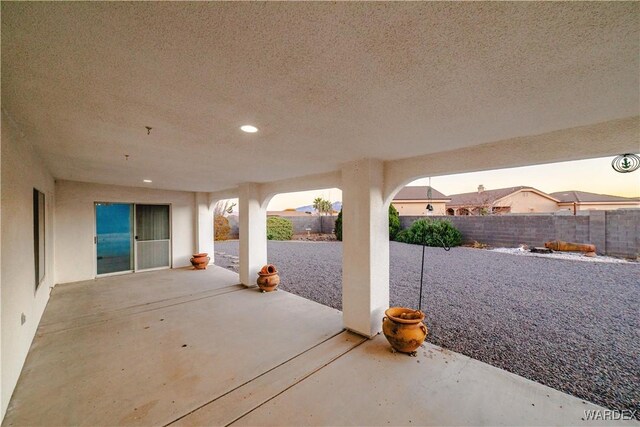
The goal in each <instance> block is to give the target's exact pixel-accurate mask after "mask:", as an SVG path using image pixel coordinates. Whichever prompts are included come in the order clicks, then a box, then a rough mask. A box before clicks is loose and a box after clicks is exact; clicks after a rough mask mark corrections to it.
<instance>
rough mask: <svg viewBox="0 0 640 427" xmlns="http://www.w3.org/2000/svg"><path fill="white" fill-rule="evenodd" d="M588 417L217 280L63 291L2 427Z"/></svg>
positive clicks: (509, 378) (580, 405)
mask: <svg viewBox="0 0 640 427" xmlns="http://www.w3.org/2000/svg"><path fill="white" fill-rule="evenodd" d="M589 409H602V408H599V407H597V406H595V405H592V404H589V403H586V402H583V401H581V400H579V399H577V398H574V397H572V396H569V395H566V394H563V393H561V392H559V391H556V390H553V389H551V388H548V387H545V386H543V385H540V384H537V383H535V382H532V381H529V380H526V379H524V378H521V377H518V376H516V375H513V374H510V373H508V372H506V371H503V370H500V369H497V368H494V367H492V366H489V365H487V364H484V363H482V362H478V361H476V360H473V359H470V358H468V357H465V356H462V355H459V354H456V353H452V352H449V351H447V350H443V349H441V348H439V347H436V346H433V345H425V346H424V348H422V349H420V351H419V352H418V357H415V358H414V357H409V356H406V355H403V354H398V353H392V352H390V350H389V346H388V344H387V343H386V340H385V339H384V337H383V336H381V335H379V336H377V337H375V338H374V339H372V340H366V339H364V338H362V337H360V336H357V335H355V334H352V333H350V332H346V331H344V330H343V329H342V316H341V313H340V312H339V311H337V310H335V309H332V308H329V307H326V306H323V305H320V304H317V303H315V302H312V301H309V300H306V299H304V298H301V297H298V296H295V295H293V294H290V293H287V292H283V291H278V292H273V293H266V294H263V293H260V292H258V291H257V290H256V289H255V288H245V287H244V286H241V285H238V276H237V275H236V274H235V273H233V272H230V271H228V270H225V269H222V268H219V267H214V266H211V267H210V268H209V269H208V270H206V271H194V270H191V269H175V270H163V271H155V272H148V273H137V274H131V275H126V276H115V277H108V278H102V279H97V280H92V281H87V282H79V283H73V284H68V285H60V286H57V287H56V288H54V290H53V292H52V295H51V299H50V301H49V304H48V306H47V308H46V311H45V313H44V316H43V318H42V321H41V323H40V326H39V329H38V332H37V334H36V338H35V340H34V342H33V344H32V346H31V349H30V352H29V355H28V357H27V361H26V363H25V366H24V368H23V371H22V374H21V376H20V379H19V382H18V386H17V387H16V390H15V392H14V394H13V397H12V399H11V402H10V404H9V408H8V411H7V415H6V417H5V419H4V421H3V426H22V425H56V426H57V425H169V424H174V425H229V424H238V425H515V424H522V425H579V424H588V423H589V421H584V420H583V418H585V414H584V411H585V410H589ZM633 423H634V424H635V422H633ZM598 424H602V422H601V421H600V422H598Z"/></svg>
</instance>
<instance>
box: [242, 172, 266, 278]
mask: <svg viewBox="0 0 640 427" xmlns="http://www.w3.org/2000/svg"><path fill="white" fill-rule="evenodd" d="M239 190H240V191H239V196H240V197H239V198H238V211H239V212H238V213H239V216H240V227H239V232H240V282H241V283H243V284H244V285H246V286H252V285H255V284H256V279H257V278H258V271H260V269H261V268H262V266H263V265H265V264H266V263H267V212H266V209H263V208H262V200H260V191H259V187H258V184H254V183H249V184H242V185H241V186H240V188H239Z"/></svg>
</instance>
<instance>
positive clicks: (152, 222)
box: [135, 205, 171, 270]
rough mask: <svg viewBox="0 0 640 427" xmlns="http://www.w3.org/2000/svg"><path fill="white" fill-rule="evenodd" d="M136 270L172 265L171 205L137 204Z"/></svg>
mask: <svg viewBox="0 0 640 427" xmlns="http://www.w3.org/2000/svg"><path fill="white" fill-rule="evenodd" d="M135 211H136V212H135V213H136V237H135V241H136V270H151V269H156V268H167V267H170V266H171V261H170V260H171V228H170V224H171V221H170V218H169V215H170V212H169V205H136V209H135Z"/></svg>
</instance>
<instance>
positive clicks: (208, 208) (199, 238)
mask: <svg viewBox="0 0 640 427" xmlns="http://www.w3.org/2000/svg"><path fill="white" fill-rule="evenodd" d="M196 216H197V218H196V252H198V253H200V252H206V253H208V254H209V257H210V258H211V260H210V261H209V264H213V262H214V257H215V254H214V246H213V206H212V205H211V203H210V201H209V194H208V193H196Z"/></svg>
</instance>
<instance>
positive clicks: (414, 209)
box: [391, 200, 447, 216]
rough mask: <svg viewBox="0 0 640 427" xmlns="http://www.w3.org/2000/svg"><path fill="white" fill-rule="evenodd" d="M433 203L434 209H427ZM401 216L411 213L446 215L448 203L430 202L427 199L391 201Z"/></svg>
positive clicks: (418, 214)
mask: <svg viewBox="0 0 640 427" xmlns="http://www.w3.org/2000/svg"><path fill="white" fill-rule="evenodd" d="M428 203H431V204H432V205H433V211H428V210H427V204H428ZM391 204H392V205H393V206H394V207H395V208H396V209H397V210H398V213H399V214H400V215H401V216H411V215H417V216H420V215H423V216H426V215H446V213H447V212H446V205H445V203H444V202H428V201H426V200H416V201H402V202H392V203H391Z"/></svg>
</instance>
